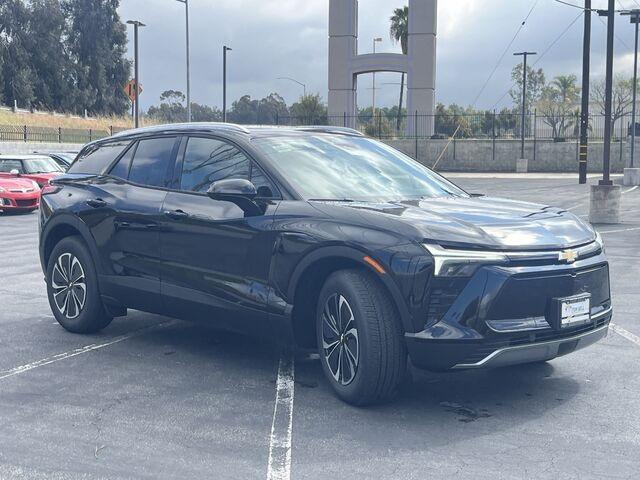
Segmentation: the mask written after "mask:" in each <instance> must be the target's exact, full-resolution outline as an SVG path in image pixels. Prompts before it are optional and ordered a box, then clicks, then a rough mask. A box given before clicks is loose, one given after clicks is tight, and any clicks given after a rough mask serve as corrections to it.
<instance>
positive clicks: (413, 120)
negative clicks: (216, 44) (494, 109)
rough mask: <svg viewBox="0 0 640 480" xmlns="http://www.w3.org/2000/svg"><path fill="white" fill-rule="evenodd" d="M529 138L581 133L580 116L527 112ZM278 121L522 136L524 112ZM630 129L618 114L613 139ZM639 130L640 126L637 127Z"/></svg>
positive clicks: (372, 132)
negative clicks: (521, 113)
mask: <svg viewBox="0 0 640 480" xmlns="http://www.w3.org/2000/svg"><path fill="white" fill-rule="evenodd" d="M604 119H605V117H604V115H591V116H590V117H589V138H590V139H591V140H596V141H597V140H602V139H603V138H604ZM524 122H525V125H524V127H525V128H524V131H525V138H526V139H527V140H548V141H555V142H565V141H573V140H577V139H578V138H579V137H580V116H579V115H578V114H577V113H576V114H572V115H564V116H548V115H538V114H537V113H532V114H527V115H525V117H524ZM274 123H275V124H277V125H290V126H303V125H334V126H341V127H349V128H355V129H356V130H359V131H360V132H362V133H364V134H366V135H368V136H371V137H376V138H381V139H389V138H433V139H437V138H450V137H453V136H454V134H455V138H457V139H520V138H521V135H522V115H520V114H516V113H495V114H494V113H491V112H487V113H478V114H464V115H449V114H446V115H444V114H441V115H421V114H418V113H416V114H414V115H400V116H398V115H387V114H384V113H381V114H376V115H375V116H374V115H371V114H370V115H356V116H349V115H346V114H344V115H338V116H307V117H296V116H280V117H277V118H276V121H275V122H274ZM630 133H631V114H625V115H623V116H621V117H619V118H616V119H615V121H614V124H613V140H614V141H619V140H620V139H624V138H626V137H627V136H628V135H630ZM638 134H640V129H638Z"/></svg>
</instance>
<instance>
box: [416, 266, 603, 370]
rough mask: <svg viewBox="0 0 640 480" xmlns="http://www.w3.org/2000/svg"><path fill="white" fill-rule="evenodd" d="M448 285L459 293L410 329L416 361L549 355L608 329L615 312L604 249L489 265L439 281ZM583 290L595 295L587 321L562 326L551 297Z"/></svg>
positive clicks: (483, 363) (485, 363)
mask: <svg viewBox="0 0 640 480" xmlns="http://www.w3.org/2000/svg"><path fill="white" fill-rule="evenodd" d="M441 287H442V285H439V288H441ZM447 289H448V291H454V295H455V299H453V300H451V297H452V296H454V295H449V296H448V297H446V296H443V295H444V294H443V293H440V294H439V295H438V296H437V297H436V299H437V300H438V301H439V302H440V303H438V304H437V306H438V308H431V309H429V312H430V313H429V316H428V317H429V318H428V321H427V323H426V324H425V326H424V329H423V330H421V331H418V332H415V333H406V334H405V339H406V344H407V349H408V351H409V356H410V358H411V361H412V363H413V364H414V365H415V366H417V367H420V368H425V369H428V370H436V371H443V370H451V369H474V368H491V367H500V366H505V365H513V364H519V363H529V362H538V361H545V360H550V359H553V358H556V357H559V356H562V355H566V354H568V353H571V352H574V351H576V350H579V349H581V348H584V347H587V346H589V345H591V344H593V343H595V342H597V341H598V340H600V339H601V338H603V337H604V336H606V334H607V330H608V326H609V322H610V321H611V317H612V307H611V299H610V297H611V296H610V291H609V271H608V264H607V262H606V259H605V257H604V255H603V254H600V255H597V256H595V257H592V258H590V259H586V260H583V261H580V262H576V263H575V264H574V265H572V266H567V265H538V266H530V267H486V268H483V269H482V270H480V271H478V272H477V273H476V274H475V275H474V276H473V277H472V278H470V279H469V280H468V281H466V283H465V285H462V286H457V287H456V286H455V285H454V284H453V283H451V284H448V285H446V288H445V289H442V288H441V290H447ZM431 290H432V291H431V295H433V289H431ZM585 292H588V293H591V299H592V304H591V313H590V319H589V321H588V322H587V323H583V324H581V325H576V326H573V327H570V328H564V329H560V328H559V326H558V325H557V324H555V323H554V321H553V320H554V318H555V317H554V314H553V311H552V309H551V308H550V306H551V304H552V302H553V299H554V298H564V297H570V296H573V295H577V294H582V293H585ZM445 293H446V292H445ZM447 298H449V300H448V301H445V300H446V299H447ZM433 315H435V316H436V317H438V319H437V321H433V318H432V317H433Z"/></svg>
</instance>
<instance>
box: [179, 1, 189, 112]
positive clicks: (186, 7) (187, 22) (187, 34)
mask: <svg viewBox="0 0 640 480" xmlns="http://www.w3.org/2000/svg"><path fill="white" fill-rule="evenodd" d="M176 1H177V2H180V3H184V13H185V31H186V37H187V38H186V40H187V41H186V45H187V122H190V121H191V68H190V63H191V58H190V57H191V55H190V49H189V0H176Z"/></svg>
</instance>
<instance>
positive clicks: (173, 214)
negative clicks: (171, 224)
mask: <svg viewBox="0 0 640 480" xmlns="http://www.w3.org/2000/svg"><path fill="white" fill-rule="evenodd" d="M164 214H165V215H166V216H167V217H169V218H172V219H174V220H183V219H185V218H187V217H188V216H189V214H188V213H186V212H184V211H182V210H169V211H166V212H164Z"/></svg>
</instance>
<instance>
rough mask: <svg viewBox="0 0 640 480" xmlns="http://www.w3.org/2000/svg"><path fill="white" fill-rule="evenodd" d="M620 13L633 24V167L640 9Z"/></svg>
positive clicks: (632, 157)
mask: <svg viewBox="0 0 640 480" xmlns="http://www.w3.org/2000/svg"><path fill="white" fill-rule="evenodd" d="M622 15H629V18H630V20H631V23H632V24H633V25H635V31H636V32H635V33H636V34H635V50H634V57H633V106H632V107H631V165H629V166H630V167H631V168H634V166H635V165H634V161H635V153H636V103H637V102H636V99H637V88H638V25H639V24H640V9H634V10H629V11H627V12H622Z"/></svg>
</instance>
